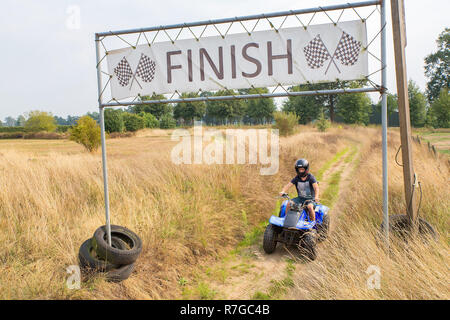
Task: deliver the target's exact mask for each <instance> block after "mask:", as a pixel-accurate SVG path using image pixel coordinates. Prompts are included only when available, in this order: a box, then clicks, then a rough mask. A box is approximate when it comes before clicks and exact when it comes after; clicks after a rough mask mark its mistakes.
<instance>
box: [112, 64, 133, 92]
mask: <svg viewBox="0 0 450 320" xmlns="http://www.w3.org/2000/svg"><path fill="white" fill-rule="evenodd" d="M114 74H115V75H116V76H117V79H118V80H119V84H120V85H121V86H122V87H125V86H127V85H128V82H130V79H131V77H133V70H131V67H130V64H129V63H128V61H127V59H126V58H125V57H123V59H122V60H120V62H119V64H118V65H117V66H116V67H115V68H114Z"/></svg>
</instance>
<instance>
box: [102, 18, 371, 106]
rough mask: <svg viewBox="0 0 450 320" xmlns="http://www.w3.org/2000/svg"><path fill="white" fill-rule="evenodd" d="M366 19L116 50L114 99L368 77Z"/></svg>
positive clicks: (110, 58)
mask: <svg viewBox="0 0 450 320" xmlns="http://www.w3.org/2000/svg"><path fill="white" fill-rule="evenodd" d="M366 46H367V30H366V24H365V23H364V22H362V21H361V20H356V21H346V22H341V23H338V24H337V25H334V24H333V23H329V24H320V25H311V26H309V27H307V29H306V30H305V29H304V28H303V27H297V28H284V29H279V30H278V32H277V31H275V30H267V31H255V32H253V33H251V35H249V34H248V33H236V34H230V35H226V36H225V38H222V37H221V36H214V37H202V38H200V39H198V41H197V40H196V39H183V40H176V41H175V42H174V43H172V42H171V41H167V42H155V43H153V44H151V46H149V45H148V44H145V45H139V46H137V47H136V49H133V48H130V47H128V48H123V49H118V50H113V51H110V52H108V55H107V62H108V69H109V70H108V71H109V74H111V75H113V77H112V78H111V81H110V84H111V93H112V98H114V99H117V100H119V99H124V98H128V97H136V96H137V95H138V94H140V95H152V94H153V93H155V94H164V93H173V92H175V91H178V92H179V93H183V92H197V91H199V90H200V89H201V90H202V91H215V90H223V89H225V88H226V89H244V88H250V87H252V86H254V87H256V88H258V87H274V86H277V85H278V84H281V85H298V84H302V83H306V82H312V83H314V82H334V81H336V80H337V79H339V80H358V79H363V78H365V77H366V76H367V75H368V54H367V50H365V49H364V48H365V47H366Z"/></svg>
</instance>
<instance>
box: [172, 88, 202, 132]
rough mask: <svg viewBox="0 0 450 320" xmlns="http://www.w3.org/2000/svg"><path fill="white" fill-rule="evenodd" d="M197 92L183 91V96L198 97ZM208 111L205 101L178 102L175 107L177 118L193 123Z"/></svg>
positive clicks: (184, 97)
mask: <svg viewBox="0 0 450 320" xmlns="http://www.w3.org/2000/svg"><path fill="white" fill-rule="evenodd" d="M197 97H198V95H197V94H196V93H183V94H182V95H181V98H183V99H186V98H197ZM205 111H206V104H205V103H204V102H203V101H194V102H183V103H177V104H176V105H175V107H174V109H173V116H174V118H175V119H183V120H185V121H186V122H188V123H190V124H191V123H192V122H193V120H194V119H201V118H202V117H203V116H204V114H205Z"/></svg>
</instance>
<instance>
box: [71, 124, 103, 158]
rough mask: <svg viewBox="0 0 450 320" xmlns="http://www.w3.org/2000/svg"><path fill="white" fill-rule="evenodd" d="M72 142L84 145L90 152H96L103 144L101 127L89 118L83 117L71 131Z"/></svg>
mask: <svg viewBox="0 0 450 320" xmlns="http://www.w3.org/2000/svg"><path fill="white" fill-rule="evenodd" d="M70 140H72V141H75V142H76V143H79V144H81V145H83V146H84V147H85V148H86V149H87V150H88V151H89V152H93V151H96V150H97V149H98V147H99V146H100V144H101V138H100V126H99V125H98V124H97V122H96V121H95V120H94V119H92V118H91V117H89V116H83V117H81V118H80V119H79V120H78V121H77V125H76V126H75V127H73V128H72V129H70Z"/></svg>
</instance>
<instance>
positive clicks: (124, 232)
mask: <svg viewBox="0 0 450 320" xmlns="http://www.w3.org/2000/svg"><path fill="white" fill-rule="evenodd" d="M141 251H142V240H141V239H140V238H139V236H138V235H137V234H135V233H134V232H133V231H131V230H129V229H127V228H124V227H121V226H117V225H111V245H109V244H108V240H107V232H106V226H101V227H100V228H98V229H97V230H95V232H94V236H93V237H92V238H90V239H88V240H86V241H85V242H83V244H82V245H81V247H80V251H79V254H78V258H79V261H80V268H81V270H82V271H83V273H85V274H87V275H90V274H93V273H98V272H101V273H104V274H105V277H106V279H107V280H108V281H113V282H120V281H122V280H125V279H127V278H128V277H129V276H130V274H131V273H132V272H133V270H134V264H135V261H136V260H137V258H138V257H139V254H140V253H141Z"/></svg>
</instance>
